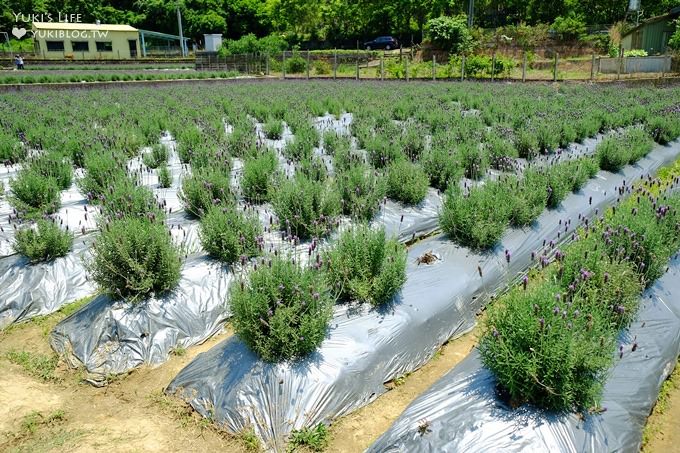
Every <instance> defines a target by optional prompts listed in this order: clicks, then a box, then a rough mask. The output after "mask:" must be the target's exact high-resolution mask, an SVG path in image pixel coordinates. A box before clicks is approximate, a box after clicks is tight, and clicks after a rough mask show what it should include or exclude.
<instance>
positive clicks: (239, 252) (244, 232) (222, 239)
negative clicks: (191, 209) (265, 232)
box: [199, 206, 262, 264]
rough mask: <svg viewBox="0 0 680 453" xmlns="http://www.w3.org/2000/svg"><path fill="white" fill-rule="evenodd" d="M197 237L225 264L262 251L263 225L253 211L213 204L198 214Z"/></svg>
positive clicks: (211, 254)
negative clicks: (246, 211)
mask: <svg viewBox="0 0 680 453" xmlns="http://www.w3.org/2000/svg"><path fill="white" fill-rule="evenodd" d="M199 237H200V239H201V244H202V245H203V248H204V249H205V250H206V251H207V252H208V254H209V255H210V256H212V257H213V258H216V259H218V260H220V261H223V262H225V263H227V264H231V263H234V262H236V261H238V260H243V261H245V259H247V258H250V257H253V256H257V255H259V254H260V253H261V252H262V225H261V224H260V221H259V219H258V218H257V216H256V215H255V214H252V213H250V214H248V213H244V212H241V211H239V210H238V209H237V208H236V207H234V206H228V207H222V206H213V207H211V208H209V209H208V211H207V212H206V214H205V215H204V216H203V217H202V218H201V224H200V230H199Z"/></svg>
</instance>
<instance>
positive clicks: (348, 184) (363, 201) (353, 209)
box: [336, 164, 387, 221]
mask: <svg viewBox="0 0 680 453" xmlns="http://www.w3.org/2000/svg"><path fill="white" fill-rule="evenodd" d="M336 182H337V187H338V191H339V192H340V199H341V204H342V212H343V213H344V214H346V215H349V216H351V217H353V218H354V219H358V220H365V221H368V220H371V219H372V218H373V216H374V215H375V213H376V212H377V211H378V208H379V207H380V203H381V202H382V201H383V198H384V197H385V194H386V193H387V180H386V178H385V177H384V176H383V175H382V174H379V173H377V172H376V171H375V170H373V169H371V168H370V167H369V166H368V165H364V164H355V165H352V166H350V167H349V168H348V169H347V170H344V171H342V172H340V173H338V175H337V176H336Z"/></svg>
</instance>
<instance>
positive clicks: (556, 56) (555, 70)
mask: <svg viewBox="0 0 680 453" xmlns="http://www.w3.org/2000/svg"><path fill="white" fill-rule="evenodd" d="M559 64H560V54H559V53H557V52H555V67H554V68H553V82H557V66H558V65H559Z"/></svg>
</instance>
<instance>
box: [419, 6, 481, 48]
mask: <svg viewBox="0 0 680 453" xmlns="http://www.w3.org/2000/svg"><path fill="white" fill-rule="evenodd" d="M427 28H428V36H429V37H430V40H431V41H432V43H433V44H435V45H437V46H439V47H440V48H441V49H443V50H448V51H449V52H452V53H456V54H458V53H463V52H467V51H468V50H470V48H471V47H472V36H471V35H470V30H469V29H468V27H467V17H466V16H464V15H459V16H454V17H449V16H440V17H437V18H436V19H430V20H429V21H428V22H427Z"/></svg>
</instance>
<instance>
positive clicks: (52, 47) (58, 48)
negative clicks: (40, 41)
mask: <svg viewBox="0 0 680 453" xmlns="http://www.w3.org/2000/svg"><path fill="white" fill-rule="evenodd" d="M45 44H46V45H47V51H48V52H63V51H64V41H45Z"/></svg>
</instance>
